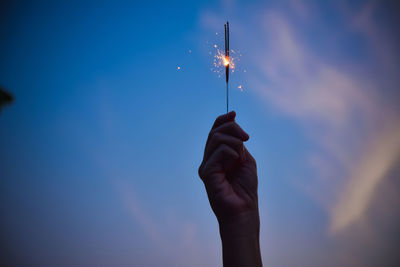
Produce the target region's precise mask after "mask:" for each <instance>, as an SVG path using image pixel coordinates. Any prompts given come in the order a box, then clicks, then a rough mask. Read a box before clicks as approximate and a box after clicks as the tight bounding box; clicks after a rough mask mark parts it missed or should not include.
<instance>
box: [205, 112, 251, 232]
mask: <svg viewBox="0 0 400 267" xmlns="http://www.w3.org/2000/svg"><path fill="white" fill-rule="evenodd" d="M235 116H236V113H235V112H234V111H231V112H229V113H228V114H225V115H221V116H219V117H218V118H217V119H216V120H215V123H214V125H213V127H212V129H211V131H210V134H209V135H208V139H207V143H206V147H205V150H204V157H203V161H202V163H201V165H200V167H199V176H200V178H201V179H202V180H203V182H204V185H205V187H206V190H207V194H208V199H209V201H210V205H211V208H212V210H213V211H214V213H215V215H216V217H217V219H218V222H219V223H220V225H221V223H223V224H229V223H231V222H235V221H236V220H240V219H241V217H243V216H247V215H246V214H253V216H254V214H256V215H255V216H256V217H257V219H258V196H257V167H256V161H255V160H254V158H253V157H252V156H251V154H250V153H249V152H248V151H247V149H246V148H245V146H244V144H243V142H245V141H247V140H248V139H249V135H248V134H247V133H246V132H245V131H243V130H242V128H240V126H239V125H238V124H237V123H236V122H235Z"/></svg>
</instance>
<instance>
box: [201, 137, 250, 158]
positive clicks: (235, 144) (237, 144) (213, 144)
mask: <svg viewBox="0 0 400 267" xmlns="http://www.w3.org/2000/svg"><path fill="white" fill-rule="evenodd" d="M221 144H225V145H228V146H229V147H231V148H232V149H234V150H235V151H236V153H238V154H239V156H240V158H241V159H243V158H244V156H245V150H244V146H243V141H242V140H241V139H239V138H237V137H234V136H231V135H228V134H224V133H220V132H216V133H215V134H213V135H212V137H211V138H210V141H209V143H208V144H207V146H206V149H205V151H204V161H207V159H208V158H209V157H210V156H211V155H212V154H213V153H214V151H215V150H216V149H217V148H218V147H219V146H220V145H221Z"/></svg>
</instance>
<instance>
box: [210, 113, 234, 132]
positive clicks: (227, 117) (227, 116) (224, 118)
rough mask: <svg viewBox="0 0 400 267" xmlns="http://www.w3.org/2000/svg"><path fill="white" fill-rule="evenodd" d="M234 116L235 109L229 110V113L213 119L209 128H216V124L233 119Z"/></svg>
mask: <svg viewBox="0 0 400 267" xmlns="http://www.w3.org/2000/svg"><path fill="white" fill-rule="evenodd" d="M235 117H236V112H235V111H231V112H229V113H226V114H223V115H221V116H219V117H218V118H217V119H216V120H215V122H214V124H213V126H212V128H211V129H214V128H217V127H218V126H220V125H222V124H224V123H225V122H228V121H234V120H235Z"/></svg>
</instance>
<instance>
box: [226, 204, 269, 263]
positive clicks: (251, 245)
mask: <svg viewBox="0 0 400 267" xmlns="http://www.w3.org/2000/svg"><path fill="white" fill-rule="evenodd" d="M219 230H220V235H221V240H222V254H223V264H224V267H234V266H235V267H236V266H238V267H242V266H246V267H247V266H248V267H259V266H262V261H261V253H260V241H259V235H260V218H259V215H258V211H254V212H248V213H246V214H243V215H242V216H240V217H239V218H238V219H237V220H235V221H232V222H220V224H219Z"/></svg>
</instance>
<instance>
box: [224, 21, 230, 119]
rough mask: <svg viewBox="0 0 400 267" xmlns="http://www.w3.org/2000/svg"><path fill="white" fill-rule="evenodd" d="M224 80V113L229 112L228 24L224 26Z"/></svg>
mask: <svg viewBox="0 0 400 267" xmlns="http://www.w3.org/2000/svg"><path fill="white" fill-rule="evenodd" d="M225 78H226V113H228V111H229V87H228V81H229V22H228V21H227V22H226V24H225Z"/></svg>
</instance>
